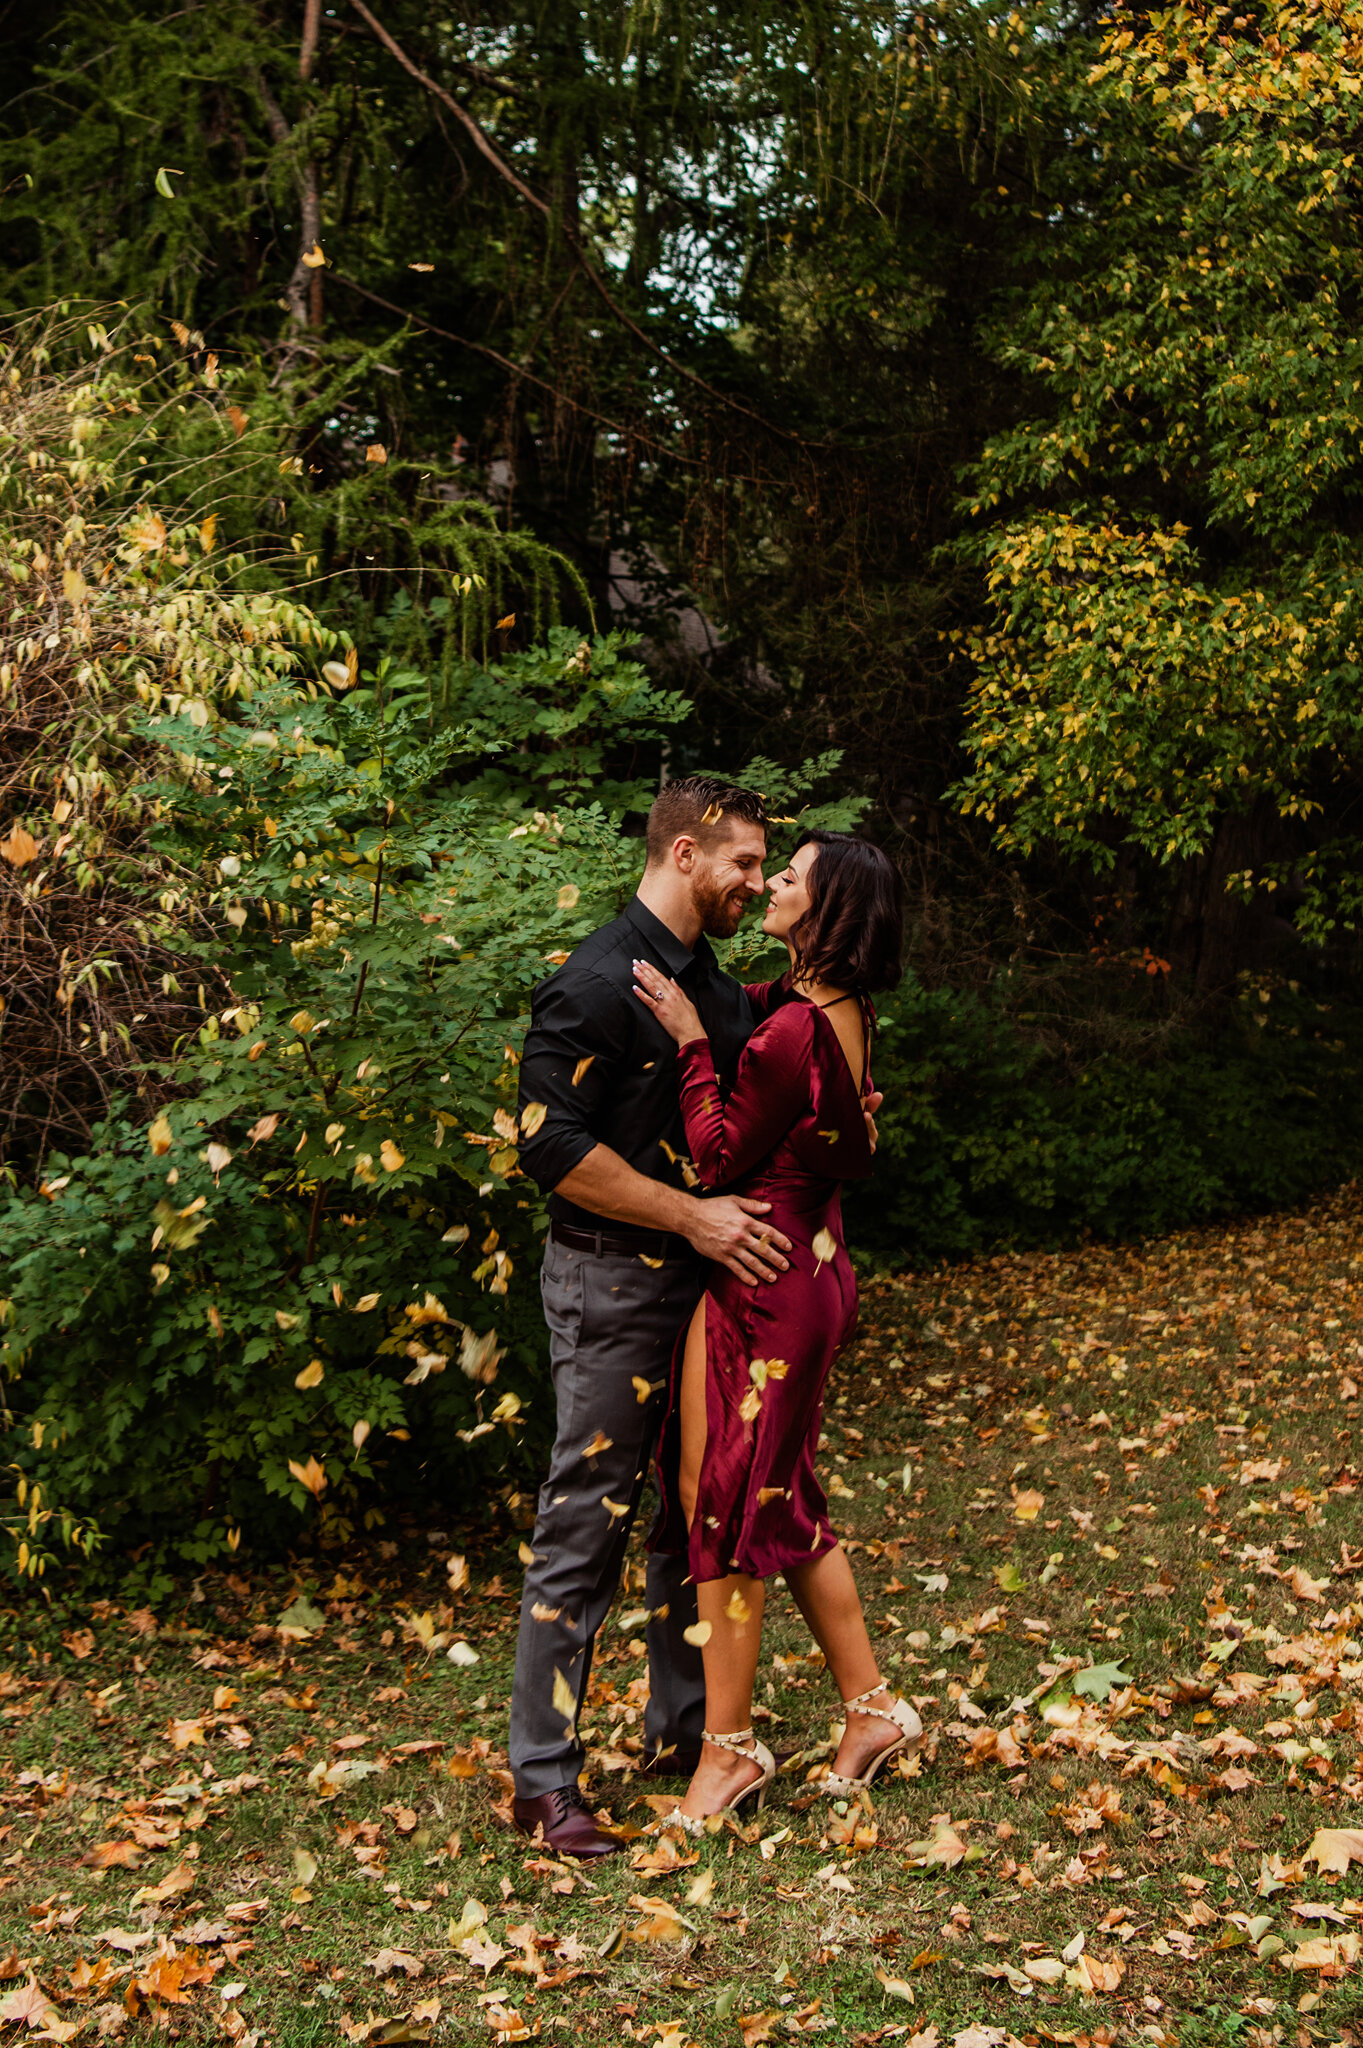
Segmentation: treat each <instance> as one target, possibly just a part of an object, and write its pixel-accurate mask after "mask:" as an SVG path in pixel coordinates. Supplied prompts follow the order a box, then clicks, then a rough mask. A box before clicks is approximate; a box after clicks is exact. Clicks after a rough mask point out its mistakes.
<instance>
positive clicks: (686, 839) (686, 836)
mask: <svg viewBox="0 0 1363 2048" xmlns="http://www.w3.org/2000/svg"><path fill="white" fill-rule="evenodd" d="M699 852H700V841H699V840H698V839H696V838H694V837H693V836H692V834H691V833H689V832H679V833H678V834H677V836H676V838H675V839H674V840H673V841H672V865H673V866H674V867H675V868H679V869H680V870H681V872H682V874H684V875H689V874H690V873H691V872H692V871H693V869H694V868H695V865H696V856H697V854H698V853H699Z"/></svg>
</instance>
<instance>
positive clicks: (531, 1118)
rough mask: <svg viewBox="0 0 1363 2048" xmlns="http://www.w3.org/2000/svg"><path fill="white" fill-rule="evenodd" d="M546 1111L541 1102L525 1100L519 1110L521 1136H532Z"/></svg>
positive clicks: (542, 1120)
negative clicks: (521, 1108) (523, 1106)
mask: <svg viewBox="0 0 1363 2048" xmlns="http://www.w3.org/2000/svg"><path fill="white" fill-rule="evenodd" d="M547 1113H548V1112H547V1111H546V1109H545V1105H544V1104H543V1103H542V1102H527V1103H526V1105H525V1108H524V1109H523V1110H522V1111H521V1136H522V1137H523V1138H533V1137H534V1135H535V1133H536V1131H537V1130H538V1129H539V1127H540V1125H541V1124H542V1123H543V1122H544V1119H545V1116H546V1115H547Z"/></svg>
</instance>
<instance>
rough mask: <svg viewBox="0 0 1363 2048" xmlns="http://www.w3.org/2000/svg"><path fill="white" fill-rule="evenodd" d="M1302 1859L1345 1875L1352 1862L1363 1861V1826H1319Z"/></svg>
mask: <svg viewBox="0 0 1363 2048" xmlns="http://www.w3.org/2000/svg"><path fill="white" fill-rule="evenodd" d="M1301 1860H1302V1862H1303V1863H1314V1864H1315V1866H1316V1868H1317V1870H1319V1871H1321V1872H1322V1873H1324V1872H1326V1871H1337V1872H1339V1873H1340V1874H1341V1875H1343V1874H1344V1873H1346V1872H1347V1871H1348V1868H1349V1865H1350V1864H1351V1863H1363V1828H1317V1829H1316V1832H1315V1834H1314V1835H1313V1836H1312V1837H1311V1846H1310V1848H1309V1849H1308V1850H1307V1852H1306V1854H1305V1855H1304V1856H1303V1857H1302V1859H1301Z"/></svg>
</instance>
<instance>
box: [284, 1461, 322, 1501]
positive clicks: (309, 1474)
mask: <svg viewBox="0 0 1363 2048" xmlns="http://www.w3.org/2000/svg"><path fill="white" fill-rule="evenodd" d="M289 1470H290V1472H292V1474H293V1476H294V1478H295V1479H296V1480H297V1481H298V1484H299V1485H300V1486H301V1487H302V1488H303V1489H304V1491H305V1492H307V1493H310V1494H311V1495H312V1497H313V1499H314V1500H320V1498H321V1496H322V1494H323V1493H324V1492H325V1491H326V1483H327V1475H326V1472H325V1469H324V1468H323V1467H322V1466H321V1465H319V1464H318V1462H317V1460H316V1458H313V1457H309V1459H308V1461H307V1463H306V1464H305V1465H300V1464H299V1463H298V1460H297V1459H296V1458H290V1460H289Z"/></svg>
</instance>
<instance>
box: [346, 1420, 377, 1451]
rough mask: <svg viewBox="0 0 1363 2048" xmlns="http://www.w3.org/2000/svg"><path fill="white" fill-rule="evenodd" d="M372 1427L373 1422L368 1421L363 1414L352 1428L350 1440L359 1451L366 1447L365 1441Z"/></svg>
mask: <svg viewBox="0 0 1363 2048" xmlns="http://www.w3.org/2000/svg"><path fill="white" fill-rule="evenodd" d="M372 1428H373V1424H372V1423H370V1422H367V1421H366V1420H365V1418H364V1416H363V1415H362V1416H361V1417H360V1419H359V1421H358V1422H357V1423H356V1424H355V1427H354V1428H353V1429H352V1430H351V1432H350V1441H351V1442H352V1443H353V1444H354V1446H355V1448H356V1450H357V1451H362V1450H363V1449H364V1446H365V1442H366V1440H367V1438H368V1436H369V1432H370V1430H371V1429H372Z"/></svg>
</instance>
